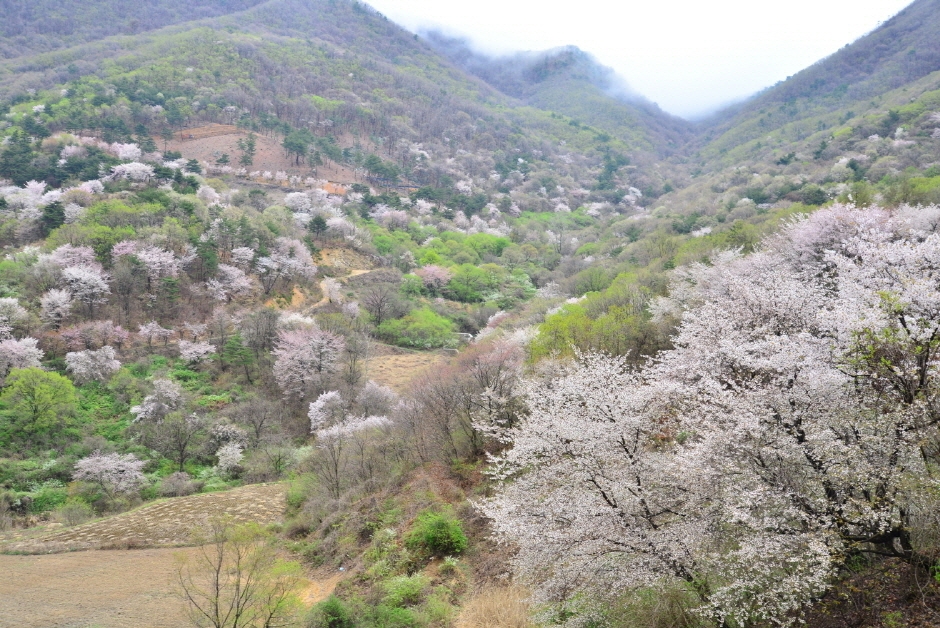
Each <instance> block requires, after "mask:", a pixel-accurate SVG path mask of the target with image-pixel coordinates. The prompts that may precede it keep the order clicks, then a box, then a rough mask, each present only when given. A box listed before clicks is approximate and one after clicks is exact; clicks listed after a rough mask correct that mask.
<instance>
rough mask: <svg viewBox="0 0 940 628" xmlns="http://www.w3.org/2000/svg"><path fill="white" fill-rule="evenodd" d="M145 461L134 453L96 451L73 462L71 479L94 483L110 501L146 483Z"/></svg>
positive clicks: (132, 491)
mask: <svg viewBox="0 0 940 628" xmlns="http://www.w3.org/2000/svg"><path fill="white" fill-rule="evenodd" d="M145 464H146V463H145V462H144V461H143V460H138V459H137V457H136V456H134V454H124V455H121V454H116V453H112V454H103V453H101V452H100V451H96V452H95V453H93V454H92V455H90V456H88V457H87V458H82V459H81V460H79V461H78V462H76V463H75V471H74V473H73V474H72V479H74V480H77V481H82V482H91V483H92V484H95V485H96V486H97V487H98V488H100V489H101V491H102V492H103V493H104V494H105V495H106V496H107V497H108V499H109V500H111V501H112V502H113V501H114V499H115V498H117V497H118V496H119V495H129V494H131V493H134V492H136V491H138V490H140V489H141V488H142V487H143V486H144V485H145V484H146V483H147V478H145V477H144V474H143V468H144V465H145Z"/></svg>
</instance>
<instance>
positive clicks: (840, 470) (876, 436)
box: [482, 207, 940, 624]
mask: <svg viewBox="0 0 940 628" xmlns="http://www.w3.org/2000/svg"><path fill="white" fill-rule="evenodd" d="M924 212H925V210H918V211H917V212H915V211H912V210H902V211H900V212H899V213H898V214H896V215H890V214H889V213H888V212H886V211H883V210H879V209H877V208H874V209H869V210H860V209H854V208H847V207H834V208H830V209H826V210H822V211H820V212H817V213H816V214H814V215H813V216H812V217H810V218H805V219H802V220H800V221H796V222H794V223H793V224H791V225H789V226H788V227H787V228H786V229H785V230H784V231H783V233H782V234H780V235H779V236H777V237H775V238H772V239H770V240H768V241H767V242H766V243H765V247H764V250H762V251H761V252H759V253H756V254H753V255H751V256H748V257H740V256H738V255H735V254H726V255H723V256H719V257H718V258H716V259H715V260H714V261H713V265H712V266H703V265H698V266H694V267H692V268H690V269H687V270H686V271H684V272H680V273H678V274H677V277H676V280H675V285H674V286H673V289H672V294H671V297H670V300H669V302H665V303H659V304H657V311H658V312H661V311H666V310H670V309H672V310H677V309H678V310H680V311H681V312H682V323H681V325H680V328H679V331H678V334H677V336H676V338H675V346H676V348H675V349H674V350H671V351H669V352H666V353H665V354H664V355H663V356H662V357H661V359H660V361H659V362H657V363H655V364H653V365H651V366H649V367H646V368H645V369H643V370H641V371H637V372H630V371H629V370H628V369H627V367H626V362H625V361H624V360H622V359H617V358H607V357H603V356H582V357H581V359H580V360H579V361H578V362H577V363H575V364H572V365H569V366H567V367H564V368H563V369H562V370H561V372H560V373H559V374H558V376H557V377H555V378H553V379H551V380H538V379H533V380H531V381H529V382H528V383H526V384H525V385H524V389H523V392H524V394H525V398H526V400H527V402H528V407H529V411H530V414H529V415H528V417H526V418H524V419H523V420H522V421H521V422H520V423H519V424H518V425H517V426H516V427H513V428H510V429H507V430H505V431H504V432H503V437H504V438H506V439H507V441H509V442H512V444H513V447H512V449H511V450H509V451H508V452H507V453H505V454H504V455H503V456H501V457H500V458H499V460H498V462H497V464H496V466H495V467H494V472H495V473H496V475H497V477H500V478H502V479H504V480H506V481H507V482H506V484H505V485H504V486H503V487H502V488H501V489H500V491H499V493H498V495H497V496H496V497H494V498H492V499H489V500H486V501H485V502H484V503H483V505H482V507H483V510H484V512H486V514H487V515H489V516H490V517H491V518H492V519H493V521H494V525H495V528H496V530H497V533H498V534H499V535H500V536H501V538H503V539H505V540H507V541H511V542H513V543H515V544H516V545H517V546H518V547H519V553H518V554H517V556H516V558H515V559H514V562H515V566H516V568H517V569H518V571H519V573H520V575H522V576H523V577H525V578H527V579H529V580H530V581H531V582H532V583H533V584H535V585H536V586H537V590H538V595H539V596H540V597H541V599H543V600H565V599H569V600H570V599H572V598H573V597H576V596H575V593H576V592H577V591H580V590H590V591H593V592H594V593H595V594H597V592H598V591H622V590H624V589H633V588H641V587H649V586H657V585H660V584H662V583H663V582H664V580H665V581H667V582H668V581H673V582H678V583H684V585H685V586H686V587H688V589H689V590H690V591H693V592H694V593H695V594H697V595H698V598H699V600H700V606H699V608H698V612H699V613H700V614H701V615H702V616H703V617H707V618H711V619H713V620H714V621H715V622H716V624H723V623H735V624H742V623H749V622H761V621H763V622H771V623H776V624H788V623H792V622H795V621H797V619H798V611H799V610H800V609H801V608H802V607H803V605H805V604H806V603H807V602H809V601H810V600H811V599H813V598H814V597H815V596H817V595H819V594H820V593H821V592H823V591H824V590H825V589H826V588H827V586H828V584H829V582H830V579H831V577H832V576H833V574H834V572H835V569H836V568H837V567H838V566H839V565H840V564H841V562H842V561H844V560H845V559H846V557H849V556H852V555H858V554H865V553H874V554H881V555H888V556H894V557H897V558H899V559H901V560H904V561H908V562H910V563H913V564H915V565H920V566H927V565H928V564H933V562H934V561H935V557H933V556H930V555H928V554H925V553H924V552H925V551H926V549H929V548H923V547H918V545H917V543H916V542H915V539H916V538H917V536H918V535H917V534H916V529H915V528H916V526H917V525H918V524H917V516H916V514H917V512H919V511H921V510H923V509H924V508H928V509H930V508H933V509H935V508H936V507H937V503H936V498H935V495H936V491H937V489H938V486H937V480H936V479H934V478H933V476H931V474H930V468H931V467H932V466H933V465H935V464H936V463H937V461H938V448H937V444H938V442H940V439H938V433H937V425H938V423H940V404H938V401H940V397H938V393H940V386H938V383H940V382H938V377H937V376H938V366H940V362H938V360H937V352H938V349H940V289H938V287H937V284H936V280H935V279H934V277H936V276H937V274H938V272H940V234H938V233H930V232H927V231H925V230H921V229H920V228H919V227H922V226H923V223H924V222H925V221H924V220H923V218H922V216H923V215H924ZM927 213H934V214H935V213H936V210H935V209H934V210H930V211H929V212H927Z"/></svg>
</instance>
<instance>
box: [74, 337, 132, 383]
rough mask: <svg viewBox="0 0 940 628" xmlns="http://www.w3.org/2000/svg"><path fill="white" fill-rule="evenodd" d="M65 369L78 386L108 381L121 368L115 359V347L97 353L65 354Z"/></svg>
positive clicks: (105, 348) (78, 352)
mask: <svg viewBox="0 0 940 628" xmlns="http://www.w3.org/2000/svg"><path fill="white" fill-rule="evenodd" d="M65 368H66V370H68V371H69V372H70V373H71V374H72V379H74V380H75V382H76V383H78V384H84V383H86V382H91V381H96V382H105V381H108V380H109V379H110V378H111V376H112V375H114V373H116V372H117V371H118V369H120V368H121V362H120V361H119V360H117V359H115V351H114V347H108V346H105V347H101V348H100V349H98V350H97V351H92V350H85V351H75V352H70V353H66V354H65Z"/></svg>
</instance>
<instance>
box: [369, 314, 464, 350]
mask: <svg viewBox="0 0 940 628" xmlns="http://www.w3.org/2000/svg"><path fill="white" fill-rule="evenodd" d="M377 331H378V333H379V335H380V336H382V337H384V338H385V339H386V340H388V341H389V342H392V343H394V344H398V345H404V346H406V347H417V348H420V349H432V348H435V347H443V346H444V345H446V344H447V343H448V341H450V340H451V338H452V335H453V332H454V324H453V323H451V322H450V321H449V320H447V319H446V318H444V317H443V316H441V315H439V314H437V313H436V312H434V311H433V310H432V309H430V308H428V307H422V308H419V309H417V310H413V311H411V312H410V313H409V314H407V315H406V316H404V317H403V318H399V319H397V320H388V321H385V322H384V323H382V324H381V325H379V327H378V330H377Z"/></svg>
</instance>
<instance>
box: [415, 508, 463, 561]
mask: <svg viewBox="0 0 940 628" xmlns="http://www.w3.org/2000/svg"><path fill="white" fill-rule="evenodd" d="M405 545H406V546H407V547H408V549H411V550H415V551H419V552H423V553H425V554H426V555H428V556H451V555H454V554H459V553H461V552H463V551H464V550H465V549H467V535H465V534H464V533H463V529H462V528H461V526H460V522H459V521H457V520H456V519H454V518H453V517H450V516H447V515H443V514H440V513H436V512H431V511H425V512H423V513H421V514H420V515H418V518H417V519H416V520H415V524H414V527H413V528H412V529H411V533H410V534H409V535H408V538H407V539H406V540H405Z"/></svg>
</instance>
